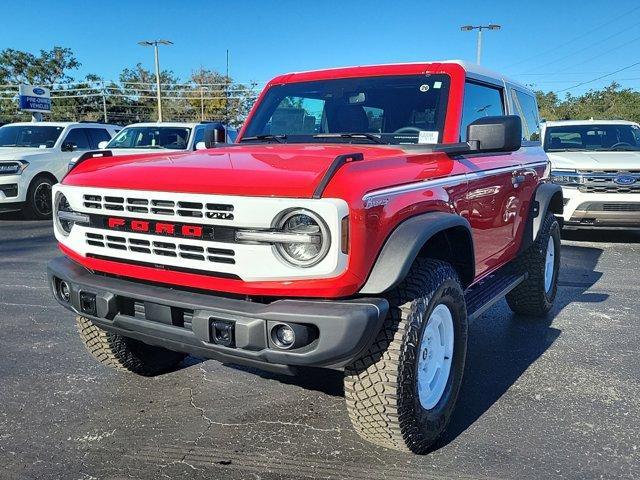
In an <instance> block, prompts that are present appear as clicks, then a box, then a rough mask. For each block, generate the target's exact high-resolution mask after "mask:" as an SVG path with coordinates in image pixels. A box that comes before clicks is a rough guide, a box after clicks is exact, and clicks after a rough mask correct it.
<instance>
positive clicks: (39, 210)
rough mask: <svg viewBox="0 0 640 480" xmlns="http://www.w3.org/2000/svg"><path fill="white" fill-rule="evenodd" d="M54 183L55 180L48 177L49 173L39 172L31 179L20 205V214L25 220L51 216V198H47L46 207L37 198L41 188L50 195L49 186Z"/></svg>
mask: <svg viewBox="0 0 640 480" xmlns="http://www.w3.org/2000/svg"><path fill="white" fill-rule="evenodd" d="M55 183H56V181H55V180H54V179H53V178H52V177H50V176H49V175H45V174H39V175H36V177H35V178H34V179H33V180H31V183H30V184H29V189H28V190H27V198H26V201H25V204H24V207H22V212H21V213H22V216H23V217H24V218H25V219H27V220H47V219H48V218H51V213H52V211H53V198H49V203H48V206H47V207H46V209H45V208H44V205H41V204H40V203H41V201H40V199H39V198H38V196H39V195H40V193H42V190H43V189H44V190H45V192H48V195H49V196H51V187H53V185H54V184H55Z"/></svg>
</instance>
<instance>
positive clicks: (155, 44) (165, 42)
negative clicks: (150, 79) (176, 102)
mask: <svg viewBox="0 0 640 480" xmlns="http://www.w3.org/2000/svg"><path fill="white" fill-rule="evenodd" d="M138 45H142V46H143V47H154V53H155V58H156V90H157V94H158V121H159V122H161V121H162V100H161V93H160V61H159V59H158V45H173V42H172V41H170V40H150V41H147V40H144V41H142V42H138Z"/></svg>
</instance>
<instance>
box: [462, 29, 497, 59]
mask: <svg viewBox="0 0 640 480" xmlns="http://www.w3.org/2000/svg"><path fill="white" fill-rule="evenodd" d="M500 28H501V27H500V25H496V24H495V23H490V24H489V25H463V26H462V27H460V30H462V31H463V32H470V31H471V30H478V44H477V47H476V63H477V64H478V65H480V56H481V55H482V30H500Z"/></svg>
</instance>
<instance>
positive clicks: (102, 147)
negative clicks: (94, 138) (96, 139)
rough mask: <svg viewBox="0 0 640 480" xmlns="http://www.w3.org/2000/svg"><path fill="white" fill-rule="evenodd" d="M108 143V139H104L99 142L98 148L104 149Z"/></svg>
mask: <svg viewBox="0 0 640 480" xmlns="http://www.w3.org/2000/svg"><path fill="white" fill-rule="evenodd" d="M107 145H109V142H108V141H106V140H103V141H101V142H100V143H99V144H98V148H99V149H100V150H104V149H105V148H107Z"/></svg>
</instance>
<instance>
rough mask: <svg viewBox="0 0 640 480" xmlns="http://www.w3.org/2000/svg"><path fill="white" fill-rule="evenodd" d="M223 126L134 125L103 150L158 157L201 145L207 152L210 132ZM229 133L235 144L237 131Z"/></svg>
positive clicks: (127, 127)
mask: <svg viewBox="0 0 640 480" xmlns="http://www.w3.org/2000/svg"><path fill="white" fill-rule="evenodd" d="M216 126H223V125H222V124H221V123H219V122H198V123H174V122H165V123H134V124H132V125H128V126H126V127H125V128H124V129H122V131H121V132H120V133H119V134H118V135H117V136H116V137H115V138H114V139H113V140H111V141H109V142H102V143H101V144H100V145H99V148H100V149H106V150H111V151H112V152H113V154H114V155H128V154H132V153H135V154H139V153H157V151H158V150H163V151H167V150H168V151H175V152H186V151H191V150H196V148H197V147H198V143H201V145H200V148H204V143H203V142H204V138H205V134H206V132H207V131H208V130H213V129H214V128H216ZM223 127H224V128H225V129H226V131H227V142H228V143H233V142H234V141H235V139H236V137H237V132H236V130H235V129H234V128H232V127H229V126H223Z"/></svg>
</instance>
